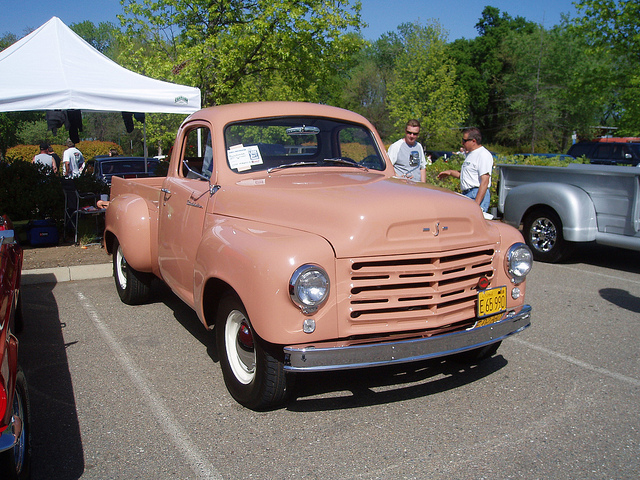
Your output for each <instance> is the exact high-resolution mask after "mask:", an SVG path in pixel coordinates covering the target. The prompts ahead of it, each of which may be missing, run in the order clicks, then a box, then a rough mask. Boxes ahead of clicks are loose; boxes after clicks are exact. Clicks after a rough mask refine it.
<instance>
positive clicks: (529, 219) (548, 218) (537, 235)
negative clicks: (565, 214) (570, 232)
mask: <svg viewBox="0 0 640 480" xmlns="http://www.w3.org/2000/svg"><path fill="white" fill-rule="evenodd" d="M522 224H523V232H522V233H523V234H524V238H525V241H526V242H527V245H528V246H529V248H530V249H531V252H532V253H533V258H535V259H536V260H539V261H541V262H549V263H554V262H559V261H560V260H562V258H564V256H565V255H566V252H567V242H566V241H565V240H564V235H563V234H562V221H561V220H560V217H558V214H557V213H556V212H554V211H553V210H551V209H548V208H539V209H537V210H533V211H531V212H529V213H528V214H527V215H526V216H525V217H524V220H523V222H522Z"/></svg>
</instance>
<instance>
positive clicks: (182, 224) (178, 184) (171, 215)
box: [158, 123, 213, 305]
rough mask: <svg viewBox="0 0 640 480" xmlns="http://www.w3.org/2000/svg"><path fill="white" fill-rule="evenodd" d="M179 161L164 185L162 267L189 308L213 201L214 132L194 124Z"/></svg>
mask: <svg viewBox="0 0 640 480" xmlns="http://www.w3.org/2000/svg"><path fill="white" fill-rule="evenodd" d="M178 141H179V142H181V143H180V144H176V145H175V146H174V149H179V151H178V152H174V154H176V153H177V154H178V155H179V157H178V159H179V161H177V162H175V161H173V158H172V164H171V169H170V171H169V174H168V175H167V178H166V180H165V182H164V184H163V190H162V195H161V205H160V213H159V215H160V218H159V219H158V220H159V222H158V228H159V231H158V265H159V268H160V273H161V274H162V278H163V279H164V280H165V282H166V283H167V284H168V285H169V286H170V287H171V288H172V290H173V291H174V292H175V293H176V294H177V295H178V296H179V297H180V298H181V299H182V300H183V301H185V302H186V303H187V304H189V305H193V288H194V269H193V266H194V262H195V257H196V253H197V251H198V246H199V244H200V240H201V238H202V230H203V227H204V218H205V213H206V211H207V208H208V203H209V202H210V201H213V200H212V198H213V197H212V196H211V195H210V191H209V185H210V182H209V181H210V179H211V174H212V170H213V169H212V163H213V157H212V149H211V145H212V143H211V129H210V128H209V126H208V125H204V124H202V123H194V125H192V126H188V127H186V129H185V133H184V135H183V136H182V138H181V140H180V139H178Z"/></svg>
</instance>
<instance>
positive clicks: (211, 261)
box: [194, 217, 338, 344]
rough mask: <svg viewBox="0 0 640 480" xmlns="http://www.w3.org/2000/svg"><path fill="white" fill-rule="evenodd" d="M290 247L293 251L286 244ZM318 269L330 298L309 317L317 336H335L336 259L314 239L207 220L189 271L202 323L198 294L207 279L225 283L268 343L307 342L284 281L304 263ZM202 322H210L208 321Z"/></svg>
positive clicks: (275, 229) (237, 222) (229, 221)
mask: <svg viewBox="0 0 640 480" xmlns="http://www.w3.org/2000/svg"><path fill="white" fill-rule="evenodd" d="M293 244H295V248H294V249H292V248H291V245H293ZM307 263H311V264H316V265H319V266H321V267H322V268H323V269H324V270H325V271H326V272H327V274H328V275H329V277H330V281H331V290H330V298H329V299H328V300H327V302H326V303H325V306H324V307H321V308H320V309H319V310H318V312H316V314H314V315H313V318H314V319H315V320H316V323H317V329H316V332H315V334H314V336H317V337H318V338H335V337H336V336H337V334H338V324H337V310H336V305H337V300H336V290H337V289H336V288H335V281H336V277H335V256H334V253H333V249H332V248H331V246H330V245H329V243H328V242H327V241H326V240H325V239H324V238H322V237H320V236H318V235H313V234H310V233H306V232H301V231H297V230H292V229H288V228H284V227H278V226H273V225H266V224H263V225H261V224H257V223H256V222H255V221H245V220H239V219H225V218H220V217H218V218H217V219H215V220H214V222H213V223H211V222H208V223H207V226H206V227H205V229H204V232H203V240H202V243H201V244H200V247H199V249H198V255H197V258H196V264H195V272H194V292H195V298H194V303H195V309H196V311H197V312H198V315H199V317H200V319H201V320H203V321H204V319H205V316H204V314H203V291H204V288H205V285H206V282H207V281H208V280H209V279H212V278H213V279H218V280H221V281H223V282H225V283H226V284H228V285H229V286H230V287H231V288H232V289H233V290H234V291H235V292H236V293H237V294H238V296H239V297H240V300H242V303H243V304H244V306H245V308H246V310H247V314H248V315H249V319H250V320H251V323H252V325H253V328H254V330H255V331H256V332H257V333H258V335H259V336H260V337H261V338H262V339H264V340H266V341H268V342H272V343H279V344H289V343H297V342H302V341H309V340H310V337H309V335H307V334H305V333H303V332H302V322H303V320H304V319H305V318H308V317H309V316H308V315H306V316H305V315H304V314H303V313H302V312H301V311H300V309H299V308H298V307H297V306H296V305H295V304H294V303H293V302H292V301H291V299H290V297H289V291H288V280H289V278H291V275H292V274H293V272H294V271H295V270H296V268H298V267H299V266H301V265H303V264H307ZM205 323H212V319H210V318H207V319H206V322H205Z"/></svg>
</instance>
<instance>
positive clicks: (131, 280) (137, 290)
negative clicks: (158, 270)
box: [113, 240, 153, 305]
mask: <svg viewBox="0 0 640 480" xmlns="http://www.w3.org/2000/svg"><path fill="white" fill-rule="evenodd" d="M113 277H114V279H115V282H116V290H117V291H118V296H120V300H122V301H123V302H124V303H126V304H127V305H139V304H141V303H144V302H146V301H147V299H148V298H149V294H150V293H151V282H152V281H153V275H151V274H150V273H144V272H138V271H137V270H134V269H133V268H131V266H129V264H128V263H127V260H126V259H125V258H124V253H123V252H122V246H121V245H120V243H119V242H118V240H115V241H114V244H113Z"/></svg>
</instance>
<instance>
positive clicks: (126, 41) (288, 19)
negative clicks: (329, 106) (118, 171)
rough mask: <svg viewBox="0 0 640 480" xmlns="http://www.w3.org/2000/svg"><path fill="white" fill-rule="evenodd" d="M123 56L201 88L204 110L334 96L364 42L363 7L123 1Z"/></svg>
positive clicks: (132, 64)
mask: <svg viewBox="0 0 640 480" xmlns="http://www.w3.org/2000/svg"><path fill="white" fill-rule="evenodd" d="M122 4H123V6H124V11H125V15H123V16H121V17H120V20H121V22H122V24H123V27H124V29H125V31H124V34H123V35H122V36H121V38H120V40H121V42H122V45H123V47H124V52H123V54H122V55H121V56H120V59H121V61H122V63H123V64H125V65H126V66H127V67H129V68H131V69H133V70H135V71H137V72H139V73H142V74H144V75H149V76H152V77H154V78H161V79H163V80H168V81H173V82H176V83H183V84H187V85H193V86H197V87H199V88H200V89H201V92H202V96H203V105H216V104H222V103H229V102H237V101H250V100H268V99H271V98H273V97H276V98H278V97H281V96H283V95H286V96H287V97H288V98H290V99H297V100H311V101H323V100H325V99H326V98H330V97H331V94H332V89H333V88H332V87H333V86H334V85H335V81H336V78H338V76H339V74H340V73H341V72H344V71H346V70H347V69H348V68H349V67H350V66H351V65H350V62H351V60H352V58H353V54H354V53H356V52H358V51H359V49H360V48H361V46H362V44H363V40H362V38H361V37H360V36H359V35H357V34H354V33H350V32H351V31H354V30H355V31H356V32H357V31H358V29H359V28H360V24H361V20H360V7H361V6H360V2H355V3H354V5H351V4H350V2H349V0H330V1H326V0H137V1H134V0H123V1H122Z"/></svg>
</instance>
